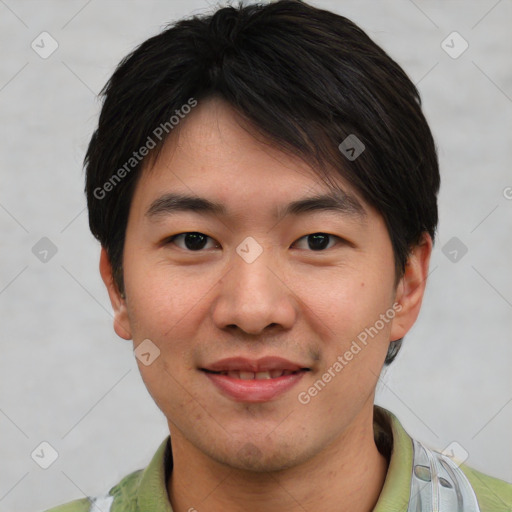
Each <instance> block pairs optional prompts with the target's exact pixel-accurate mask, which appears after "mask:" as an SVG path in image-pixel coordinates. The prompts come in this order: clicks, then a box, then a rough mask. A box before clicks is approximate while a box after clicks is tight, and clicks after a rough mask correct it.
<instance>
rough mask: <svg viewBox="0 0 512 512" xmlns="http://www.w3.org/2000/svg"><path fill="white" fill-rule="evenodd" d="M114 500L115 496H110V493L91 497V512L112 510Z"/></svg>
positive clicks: (108, 511)
mask: <svg viewBox="0 0 512 512" xmlns="http://www.w3.org/2000/svg"><path fill="white" fill-rule="evenodd" d="M113 502H114V496H110V495H109V494H107V495H105V496H98V497H96V498H91V508H90V509H89V512H110V507H111V506H112V503H113Z"/></svg>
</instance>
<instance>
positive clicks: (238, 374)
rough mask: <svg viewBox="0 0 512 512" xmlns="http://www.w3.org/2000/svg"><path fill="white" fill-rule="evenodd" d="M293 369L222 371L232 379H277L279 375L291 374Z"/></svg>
mask: <svg viewBox="0 0 512 512" xmlns="http://www.w3.org/2000/svg"><path fill="white" fill-rule="evenodd" d="M292 373H296V372H292V371H291V370H270V371H266V372H256V373H255V372H246V371H238V370H231V371H229V372H220V374H221V375H226V376H228V377H231V378H232V379H241V380H267V379H277V378H278V377H282V376H283V375H291V374H292Z"/></svg>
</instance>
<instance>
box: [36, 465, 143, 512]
mask: <svg viewBox="0 0 512 512" xmlns="http://www.w3.org/2000/svg"><path fill="white" fill-rule="evenodd" d="M143 471H144V470H143V469H138V470H137V471H134V472H132V473H130V474H129V475H127V476H125V477H124V478H123V479H122V480H121V481H120V482H119V483H118V484H116V485H114V486H113V487H112V488H111V489H110V490H109V491H108V493H104V494H103V495H102V496H88V497H87V498H81V499H77V500H73V501H70V502H68V503H64V504H62V505H59V506H57V507H54V508H51V509H49V510H45V511H44V512H89V511H90V510H91V509H92V510H94V511H97V510H102V512H107V511H109V510H112V511H114V510H122V511H123V512H135V511H136V510H137V490H138V488H139V483H140V479H141V476H142V473H143ZM100 503H101V505H100ZM95 504H96V505H97V506H96V507H94V505H95Z"/></svg>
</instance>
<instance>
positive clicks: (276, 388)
mask: <svg viewBox="0 0 512 512" xmlns="http://www.w3.org/2000/svg"><path fill="white" fill-rule="evenodd" d="M299 370H300V369H299ZM262 371H265V370H262ZM202 373H203V374H204V375H206V377H207V378H208V379H210V381H211V382H212V383H213V384H214V385H215V386H216V387H217V388H218V389H219V390H220V391H221V393H223V394H224V395H225V396H227V397H229V398H231V399H232V400H235V401H237V402H255V403H257V402H268V401H270V400H273V399H276V398H278V397H279V396H281V395H282V394H283V393H285V392H286V391H288V390H290V389H291V388H292V387H294V386H296V385H297V384H298V383H299V381H300V380H301V379H302V377H303V376H304V374H305V373H306V371H305V370H304V371H298V373H292V374H290V375H282V376H281V377H276V378H274V379H262V380H258V379H253V380H243V379H236V378H234V377H229V376H228V375H221V374H218V373H208V372H206V371H204V370H202Z"/></svg>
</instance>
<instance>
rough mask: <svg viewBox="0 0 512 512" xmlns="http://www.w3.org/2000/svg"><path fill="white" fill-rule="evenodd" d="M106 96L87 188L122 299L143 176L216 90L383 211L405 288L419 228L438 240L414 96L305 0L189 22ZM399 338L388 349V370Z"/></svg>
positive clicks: (110, 85)
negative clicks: (128, 236) (133, 208)
mask: <svg viewBox="0 0 512 512" xmlns="http://www.w3.org/2000/svg"><path fill="white" fill-rule="evenodd" d="M100 95H101V96H102V98H103V106H102V110H101V114H100V117H99V123H98V127H97V129H96V130H95V132H94V133H93V135H92V138H91V141H90V143H89V146H88V149H87V153H86V156H85V160H84V166H85V168H86V187H85V191H86V195H87V204H88V211H89V226H90V229H91V232H92V233H93V235H94V236H95V237H96V238H97V239H98V240H99V241H100V242H101V244H102V246H103V247H104V248H105V249H106V251H107V254H108V256H109V259H110V262H111V264H112V268H113V274H114V280H115V283H116V285H117V286H118V288H119V290H120V291H121V292H123V290H124V284H123V271H122V262H123V248H124V240H125V231H126V225H127V220H128V213H129V209H130V203H131V200H132V197H133V193H134V189H135V186H136V183H137V179H138V177H139V176H140V174H141V171H142V169H143V168H144V166H145V165H146V164H147V162H149V161H151V160H152V159H153V158H154V157H155V156H157V155H158V152H159V151H160V150H161V148H162V145H163V143H164V142H165V140H166V137H167V136H168V134H169V135H171V134H172V133H173V129H174V127H175V126H176V128H179V119H180V118H183V117H184V115H185V114H186V113H187V112H189V111H190V110H191V109H192V108H193V107H194V106H195V105H197V102H200V101H201V100H205V99H207V98H210V97H214V96H216V97H220V98H222V99H223V100H225V101H227V102H228V103H229V104H230V106H231V107H233V108H234V109H235V111H236V112H237V114H239V115H240V116H241V118H242V119H244V120H246V121H247V122H248V125H249V126H251V127H252V129H253V130H254V133H255V134H259V135H261V136H263V138H264V139H265V140H267V141H269V142H270V143H271V144H274V145H275V146H276V147H278V148H279V149H281V150H283V151H287V152H290V153H291V154H295V155H298V156H300V157H301V158H302V159H303V160H304V161H306V162H308V163H309V164H310V165H311V166H313V168H314V169H315V171H317V173H318V175H319V177H321V178H322V179H324V181H326V182H329V181H330V174H332V171H330V172H329V171H326V169H327V166H328V165H330V166H331V167H332V166H333V167H334V168H335V169H336V170H337V171H338V173H339V175H340V176H341V177H343V178H344V179H345V180H346V181H347V182H348V183H350V185H351V186H353V187H354V188H355V189H356V190H357V191H358V192H359V193H360V194H361V195H362V197H364V199H365V200H366V201H367V202H368V203H369V204H371V205H372V206H373V207H375V208H376V209H377V210H378V211H379V213H380V214H381V215H382V216H383V219H384V221H385V223H386V226H387V229H388V232H389V236H390V239H391V243H392V246H393V251H394V257H395V282H396V284H398V281H399V279H400V278H401V277H402V276H403V274H404V271H405V265H406V262H407V260H408V257H409V254H410V250H411V248H412V247H413V246H414V245H416V244H417V243H419V241H420V238H421V236H422V234H423V233H424V232H428V233H429V234H430V236H431V237H432V240H434V238H435V231H436V229H437V223H438V212H437V194H438V191H439V185H440V177H439V167H438V159H437V153H436V147H435V143H434V140H433V137H432V134H431V131H430V129H429V126H428V124H427V121H426V119H425V117H424V115H423V113H422V109H421V100H420V96H419V93H418V90H417V88H416V87H415V85H414V84H413V83H412V82H411V80H410V79H409V78H408V77H407V75H406V74H405V72H404V71H403V70H402V68H401V67H400V66H399V65H398V64H397V63H396V62H395V61H394V60H393V59H391V58H390V57H389V56H388V55H387V53H386V52H385V51H384V50H383V49H382V48H380V47H379V46H378V45H377V44H376V43H374V42H373V41H372V40H371V39H370V38H369V37H368V35H367V34H366V33H365V32H364V31H363V30H362V29H360V28H359V27H358V26H357V25H355V24H354V23H353V22H352V21H350V20H349V19H347V18H345V17H343V16H340V15H337V14H335V13H333V12H330V11H327V10H322V9H319V8H316V7H314V6H312V5H309V4H307V3H306V2H304V1H301V0H277V1H274V2H271V3H267V4H250V5H244V4H243V2H240V4H239V5H238V7H233V6H232V5H228V6H225V7H222V8H218V9H217V10H216V11H215V12H214V13H210V14H203V15H195V16H191V17H188V18H183V19H181V20H179V21H177V22H174V23H171V24H169V25H167V26H166V27H165V29H164V30H163V31H162V32H161V33H160V34H158V35H156V36H154V37H151V38H150V39H148V40H146V41H145V42H143V43H142V44H141V45H140V46H138V47H137V48H136V49H135V50H134V51H133V52H132V53H131V54H129V55H128V56H126V57H125V58H124V59H123V60H122V61H121V62H120V63H119V65H118V67H117V68H116V70H115V72H114V74H113V75H112V77H111V78H110V79H109V81H108V82H107V84H106V85H105V87H104V88H103V90H102V91H101V93H100ZM164 132H165V133H164ZM349 136H350V137H351V138H350V139H348V140H349V141H352V144H351V145H349V146H350V147H352V148H354V149H350V147H349V148H348V150H349V151H348V153H347V151H344V149H345V150H346V149H347V146H343V144H342V143H343V141H345V140H347V137H349ZM354 136H355V138H354ZM353 141H356V142H355V144H356V146H354V142H353ZM360 143H362V145H361V144H360ZM340 144H341V146H340ZM357 144H359V145H357ZM363 147H364V150H363V151H362V153H360V155H359V156H358V157H357V158H353V157H354V153H355V151H358V152H359V151H361V149H363ZM332 187H335V185H334V184H332ZM401 341H402V340H397V341H393V342H391V344H390V347H389V351H388V354H387V357H386V361H385V364H389V363H390V362H391V361H393V359H394V358H395V356H396V354H397V352H398V350H399V348H400V345H401Z"/></svg>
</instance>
